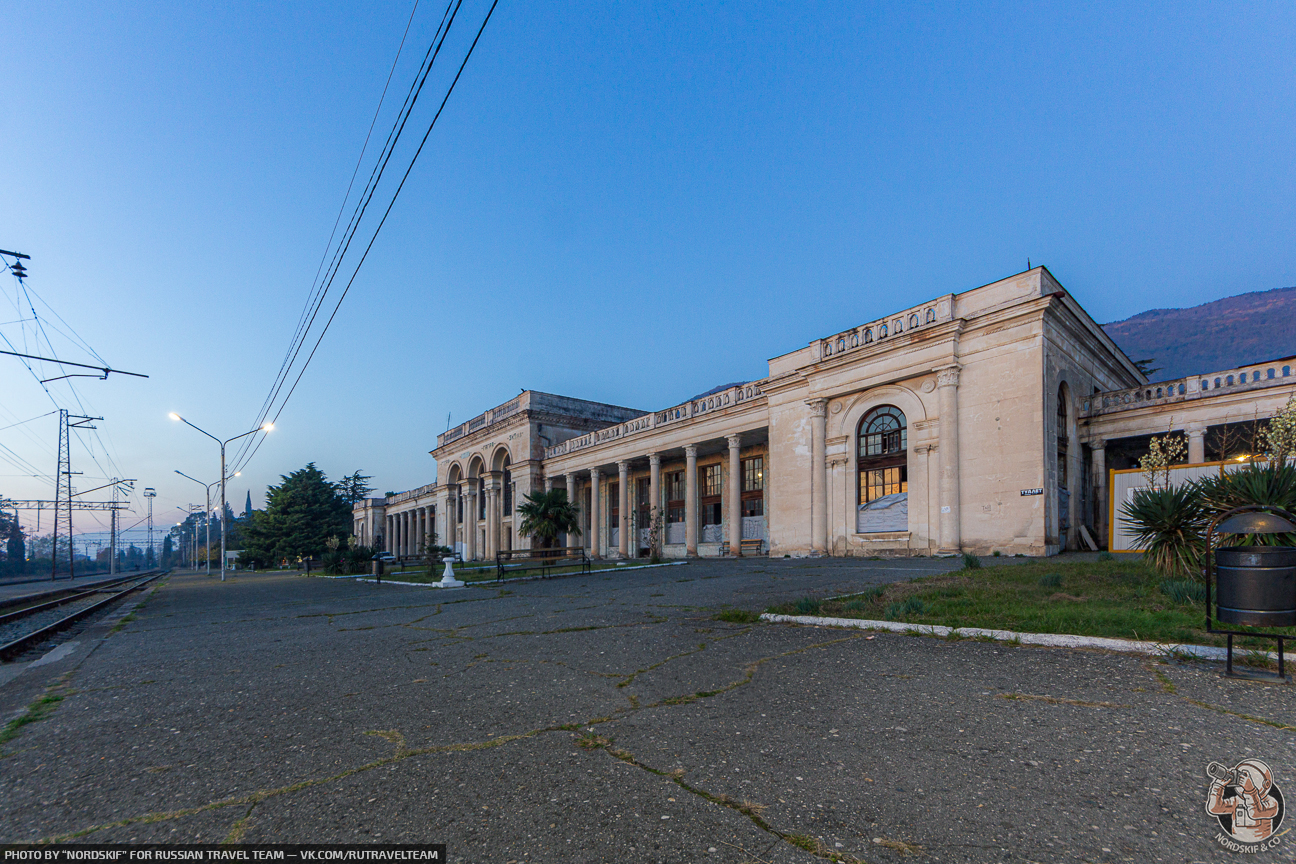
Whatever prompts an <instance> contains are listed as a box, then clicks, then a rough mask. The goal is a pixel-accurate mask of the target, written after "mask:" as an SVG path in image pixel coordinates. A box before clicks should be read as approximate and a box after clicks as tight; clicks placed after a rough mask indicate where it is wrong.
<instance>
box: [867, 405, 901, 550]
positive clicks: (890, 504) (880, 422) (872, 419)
mask: <svg viewBox="0 0 1296 864" xmlns="http://www.w3.org/2000/svg"><path fill="white" fill-rule="evenodd" d="M855 446H856V448H857V449H856V451H855V452H856V457H857V458H856V464H857V466H858V468H857V473H858V478H857V490H858V491H857V495H858V497H857V504H858V507H859V510H858V516H857V520H858V521H857V525H856V530H857V531H859V532H860V533H861V534H867V533H876V532H882V531H907V530H909V434H908V427H907V424H906V422H905V415H904V412H903V411H901V410H900V409H899V408H897V407H895V406H894V405H879V406H877V407H876V408H874V409H872V410H871V411H869V412H868V413H867V414H865V415H864V417H863V419H861V420H860V424H859V427H858V429H857V430H856V434H855Z"/></svg>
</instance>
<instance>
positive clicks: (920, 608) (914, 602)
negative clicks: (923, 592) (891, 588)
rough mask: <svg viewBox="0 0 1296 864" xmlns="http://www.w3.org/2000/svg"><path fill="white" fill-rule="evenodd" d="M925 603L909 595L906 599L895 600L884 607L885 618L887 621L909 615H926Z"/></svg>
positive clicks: (897, 619)
mask: <svg viewBox="0 0 1296 864" xmlns="http://www.w3.org/2000/svg"><path fill="white" fill-rule="evenodd" d="M926 614H927V604H926V603H924V602H923V601H922V600H921V599H919V598H917V597H910V598H909V599H907V600H897V601H896V602H895V603H891V604H890V605H888V606H887V608H886V618H887V620H888V621H899V620H901V619H903V618H906V617H908V616H910V615H915V616H917V615H926Z"/></svg>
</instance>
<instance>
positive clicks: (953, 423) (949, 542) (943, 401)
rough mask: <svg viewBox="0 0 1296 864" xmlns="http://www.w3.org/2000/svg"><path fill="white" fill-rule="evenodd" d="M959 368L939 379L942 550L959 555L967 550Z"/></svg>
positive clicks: (941, 374)
mask: <svg viewBox="0 0 1296 864" xmlns="http://www.w3.org/2000/svg"><path fill="white" fill-rule="evenodd" d="M960 368H961V367H959V366H947V367H946V368H944V369H941V370H940V371H939V372H938V374H937V376H936V386H937V389H938V390H939V391H940V392H939V397H940V408H939V410H940V447H939V448H938V449H937V451H936V452H937V455H938V456H939V459H940V474H939V479H938V480H937V483H938V484H939V494H938V498H939V500H940V551H941V552H942V553H943V554H946V555H957V554H958V553H959V552H960V551H962V548H963V536H962V526H961V524H960V522H959V428H958V421H959V417H958V384H959V369H960Z"/></svg>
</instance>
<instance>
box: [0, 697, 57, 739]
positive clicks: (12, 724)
mask: <svg viewBox="0 0 1296 864" xmlns="http://www.w3.org/2000/svg"><path fill="white" fill-rule="evenodd" d="M59 686H61V685H56V686H55V687H52V688H50V690H49V691H48V692H46V693H45V695H44V696H41V697H40V698H39V699H37V700H36V701H35V702H33V703H31V704H30V705H28V706H27V710H26V711H24V712H23V713H21V714H19V715H18V716H17V717H15V718H14V719H12V720H10V721H9V722H8V723H6V724H5V725H4V728H3V729H0V746H4V745H5V744H8V743H9V742H10V741H12V740H14V739H15V738H17V737H18V733H19V732H21V731H22V728H23V727H24V726H26V725H28V724H29V723H36V722H38V721H40V720H44V719H45V718H46V717H48V716H49V715H51V714H53V713H54V709H55V708H58V706H59V703H60V702H62V701H63V700H64V699H65V698H66V697H67V695H68V694H67V693H60V692H57V691H58V689H59Z"/></svg>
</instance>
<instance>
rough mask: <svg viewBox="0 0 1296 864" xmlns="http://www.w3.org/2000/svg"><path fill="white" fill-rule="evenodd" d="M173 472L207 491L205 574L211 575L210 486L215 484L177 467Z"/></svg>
mask: <svg viewBox="0 0 1296 864" xmlns="http://www.w3.org/2000/svg"><path fill="white" fill-rule="evenodd" d="M175 473H177V474H179V475H180V476H181V477H183V478H185V479H186V480H192V481H194V482H195V483H197V484H198V485H199V486H201V487H203V489H204V490H206V492H207V575H208V576H210V575H211V487H213V486H215V485H216V484H215V483H204V482H202V481H201V480H199V479H198V478H197V477H190V476H189V475H188V474H186V473H184V472H183V471H181V470H179V469H176V472H175ZM195 563H197V562H195Z"/></svg>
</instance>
